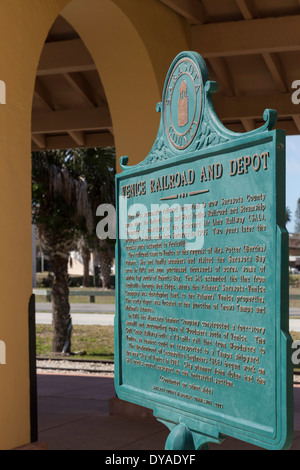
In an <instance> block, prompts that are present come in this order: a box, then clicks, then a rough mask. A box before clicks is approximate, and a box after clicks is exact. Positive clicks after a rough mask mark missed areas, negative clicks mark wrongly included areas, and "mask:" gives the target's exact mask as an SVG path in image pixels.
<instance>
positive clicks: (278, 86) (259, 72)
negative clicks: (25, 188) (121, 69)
mask: <svg viewBox="0 0 300 470" xmlns="http://www.w3.org/2000/svg"><path fill="white" fill-rule="evenodd" d="M157 1H160V2H161V3H163V4H165V5H166V7H167V8H170V9H172V10H174V11H176V12H177V14H179V15H180V16H182V17H184V18H185V19H186V21H187V22H188V25H189V33H190V43H191V50H195V51H198V52H199V53H200V54H201V55H202V56H203V58H204V59H205V61H206V63H207V66H208V69H209V72H210V78H211V79H212V80H216V81H217V82H218V83H219V92H218V94H216V95H214V104H215V108H216V111H217V113H218V115H219V117H220V119H221V120H222V122H223V123H224V124H225V125H226V126H227V127H228V128H230V129H232V130H233V131H236V132H245V131H250V130H252V129H254V128H256V127H258V126H260V125H261V124H263V122H262V121H263V119H262V116H263V111H264V109H265V108H273V109H276V110H277V111H278V125H277V127H278V128H283V129H285V130H286V132H287V134H288V135H295V134H299V133H300V104H299V105H295V104H293V102H292V99H291V97H292V93H293V91H294V90H292V87H291V86H292V83H293V82H294V81H295V80H300V0H157ZM110 145H114V137H113V128H112V122H111V117H110V113H109V108H108V104H107V100H106V97H105V93H104V90H103V86H102V84H101V80H100V77H99V75H98V72H97V70H96V67H95V64H94V62H93V60H92V58H91V56H90V54H89V52H88V51H87V49H86V47H85V46H84V44H83V42H82V40H81V39H80V37H79V36H78V35H77V33H76V32H75V31H74V30H73V29H72V27H71V26H70V25H69V24H68V23H67V22H66V21H65V20H64V19H63V18H62V17H58V19H57V20H56V22H55V23H54V25H53V27H52V28H51V31H50V32H49V35H48V38H47V40H46V42H45V46H44V49H43V52H42V56H41V60H40V63H39V67H38V72H37V79H36V86H35V93H34V100H33V114H32V149H33V150H40V149H54V148H70V147H84V146H86V147H89V146H110Z"/></svg>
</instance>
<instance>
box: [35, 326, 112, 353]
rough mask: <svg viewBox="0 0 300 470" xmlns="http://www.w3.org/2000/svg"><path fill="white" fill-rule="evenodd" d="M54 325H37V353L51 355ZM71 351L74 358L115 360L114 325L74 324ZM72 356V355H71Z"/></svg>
mask: <svg viewBox="0 0 300 470" xmlns="http://www.w3.org/2000/svg"><path fill="white" fill-rule="evenodd" d="M52 331H53V329H52V326H50V325H37V327H36V354H37V356H41V357H51V356H53V355H52V354H51V349H52ZM71 351H72V353H75V356H73V358H74V359H93V360H113V359H114V327H113V326H79V325H75V326H73V331H72V338H71ZM71 358H72V357H71Z"/></svg>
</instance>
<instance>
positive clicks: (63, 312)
mask: <svg viewBox="0 0 300 470" xmlns="http://www.w3.org/2000/svg"><path fill="white" fill-rule="evenodd" d="M51 265H52V272H53V274H54V277H53V284H52V322H53V343H52V351H53V352H55V353H62V352H64V353H70V352H71V329H72V319H71V315H70V304H69V288H68V255H66V254H63V253H62V254H57V253H56V254H54V255H53V257H51Z"/></svg>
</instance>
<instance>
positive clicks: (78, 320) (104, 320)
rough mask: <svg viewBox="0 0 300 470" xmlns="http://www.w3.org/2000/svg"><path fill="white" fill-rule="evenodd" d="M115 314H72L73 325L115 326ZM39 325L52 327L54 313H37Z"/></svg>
mask: <svg viewBox="0 0 300 470" xmlns="http://www.w3.org/2000/svg"><path fill="white" fill-rule="evenodd" d="M114 318H115V315H114V314H109V313H106V314H99V313H72V323H73V325H103V326H113V325H114ZM36 324H37V325H51V324H52V313H41V312H38V313H36Z"/></svg>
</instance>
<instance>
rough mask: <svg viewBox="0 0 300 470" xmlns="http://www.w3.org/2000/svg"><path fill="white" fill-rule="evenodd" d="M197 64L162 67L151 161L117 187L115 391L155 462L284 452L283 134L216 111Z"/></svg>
mask: <svg viewBox="0 0 300 470" xmlns="http://www.w3.org/2000/svg"><path fill="white" fill-rule="evenodd" d="M216 90H217V85H216V83H215V82H211V81H210V80H209V77H208V72H207V68H206V65H205V63H204V61H203V59H202V58H201V56H199V54H197V53H194V52H183V53H181V54H179V55H178V56H177V57H176V58H175V60H174V61H173V63H172V65H171V67H170V70H169V73H168V75H167V78H166V82H165V87H164V93H163V101H162V103H160V104H158V105H157V110H158V111H159V112H161V123H160V127H159V131H158V135H157V138H156V141H155V143H154V146H153V148H152V150H151V151H150V153H149V155H148V156H147V157H146V158H145V160H144V161H143V162H142V163H140V164H139V165H136V166H133V167H130V166H127V162H128V158H127V157H123V158H122V159H121V166H122V169H123V172H122V173H121V174H119V175H117V177H116V194H117V224H118V227H117V245H116V319H115V349H116V350H115V387H116V392H117V395H118V396H119V398H121V399H123V400H126V401H130V402H133V403H136V404H140V405H142V406H146V407H148V408H151V409H153V412H154V415H155V416H156V417H157V419H158V420H160V421H162V422H163V423H164V424H165V425H166V426H168V428H169V429H170V435H169V437H168V439H167V442H166V449H168V450H170V449H173V450H180V449H181V450H194V449H203V448H206V447H207V445H208V443H209V442H217V443H220V442H221V441H222V440H223V439H224V438H225V436H232V437H235V438H237V439H240V440H243V441H246V442H249V443H252V444H254V445H257V446H260V447H263V448H267V449H285V448H289V447H290V445H291V439H292V435H293V385H292V364H291V354H290V351H291V337H290V335H289V307H288V301H289V299H288V234H287V232H286V230H285V228H284V227H285V134H284V132H283V131H281V130H272V129H273V127H274V125H275V124H276V119H277V114H276V112H275V111H273V110H266V111H265V112H264V121H265V125H264V126H263V127H261V128H260V129H257V130H255V131H253V132H248V133H245V134H237V133H234V132H231V131H229V130H228V129H226V128H225V127H224V126H223V125H222V124H221V122H220V121H219V119H218V117H217V115H216V113H215V111H214V107H213V101H212V93H213V92H216Z"/></svg>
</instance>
